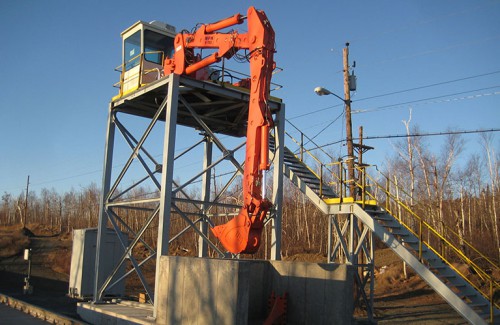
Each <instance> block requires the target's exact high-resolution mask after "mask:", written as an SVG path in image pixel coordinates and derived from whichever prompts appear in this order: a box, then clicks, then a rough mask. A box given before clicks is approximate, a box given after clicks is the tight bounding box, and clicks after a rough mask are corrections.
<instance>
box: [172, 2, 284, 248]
mask: <svg viewBox="0 0 500 325" xmlns="http://www.w3.org/2000/svg"><path fill="white" fill-rule="evenodd" d="M245 18H246V19H247V23H248V32H247V33H245V34H239V33H237V32H236V31H232V32H230V33H216V31H218V30H221V29H223V28H227V27H230V26H233V25H237V24H241V23H243V21H244V20H245ZM174 47H175V54H174V57H173V58H171V59H168V58H167V59H166V60H165V63H164V72H165V74H170V73H175V74H187V75H192V74H194V73H195V72H196V71H199V70H200V69H202V68H204V67H206V66H208V65H210V64H212V63H215V62H219V61H220V60H221V59H222V58H231V57H232V56H233V55H234V54H235V53H236V52H237V51H238V50H240V49H248V50H249V51H250V54H249V61H250V101H249V107H248V126H247V144H246V158H245V170H244V175H243V200H244V203H243V207H242V208H241V211H240V213H239V215H238V216H236V217H235V218H233V219H232V220H230V221H229V222H227V223H226V224H224V225H220V226H216V227H214V228H213V229H212V232H213V234H214V235H215V236H216V237H217V238H219V240H220V241H221V243H222V244H223V245H224V247H225V248H226V249H227V250H228V251H229V252H231V253H234V254H239V253H249V254H252V253H255V252H257V250H258V248H259V246H260V237H261V233H262V229H263V227H264V218H265V217H266V214H267V212H268V211H269V209H270V208H271V203H270V202H269V201H268V200H266V199H265V198H263V197H262V186H263V184H262V182H263V179H262V178H263V171H264V170H268V169H269V157H268V156H269V128H270V127H273V120H272V116H271V113H270V111H269V108H268V99H269V91H270V82H271V75H272V72H273V70H274V68H275V63H274V60H273V55H274V52H275V49H274V30H273V28H272V27H271V24H270V22H269V20H268V19H267V17H266V14H265V13H264V12H263V11H259V10H256V9H255V8H254V7H250V8H249V9H248V12H247V16H246V17H243V16H241V15H240V14H236V15H234V16H232V17H229V18H227V19H224V20H221V21H219V22H216V23H213V24H207V25H202V26H201V27H200V28H198V30H197V31H196V32H195V33H193V34H190V33H180V34H178V35H177V36H176V38H175V41H174ZM195 48H199V49H202V48H210V49H216V50H217V51H216V52H215V53H213V54H212V55H210V56H208V57H206V58H203V59H201V58H197V59H196V58H195V56H194V55H193V49H195ZM188 58H189V60H188ZM189 61H194V62H189Z"/></svg>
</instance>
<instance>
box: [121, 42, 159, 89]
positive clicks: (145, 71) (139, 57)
mask: <svg viewBox="0 0 500 325" xmlns="http://www.w3.org/2000/svg"><path fill="white" fill-rule="evenodd" d="M148 54H160V55H161V62H163V60H164V59H165V54H164V53H163V51H147V52H142V53H139V54H137V55H136V56H134V57H132V58H131V59H130V60H128V61H126V62H123V63H122V64H120V65H119V66H117V67H116V68H115V71H117V72H120V81H118V82H117V83H115V84H114V85H113V87H115V88H118V89H119V93H118V96H116V98H120V97H122V96H123V95H126V93H125V92H124V91H123V85H124V83H125V72H127V71H128V70H127V69H126V67H127V65H129V64H130V63H132V62H134V61H136V60H138V64H137V65H139V70H138V71H137V73H134V74H131V75H129V76H128V79H134V78H138V84H137V88H135V87H134V88H132V89H130V90H128V92H131V91H134V90H137V89H138V88H140V87H142V86H144V85H145V83H144V82H143V80H142V77H143V76H144V75H147V74H150V73H153V72H155V73H157V74H158V75H157V79H160V78H161V77H162V76H163V72H162V71H160V70H159V69H158V68H155V69H145V68H144V61H145V60H146V59H145V57H146V56H147V55H148ZM137 65H136V66H137ZM134 67H135V66H134ZM129 70H130V69H129Z"/></svg>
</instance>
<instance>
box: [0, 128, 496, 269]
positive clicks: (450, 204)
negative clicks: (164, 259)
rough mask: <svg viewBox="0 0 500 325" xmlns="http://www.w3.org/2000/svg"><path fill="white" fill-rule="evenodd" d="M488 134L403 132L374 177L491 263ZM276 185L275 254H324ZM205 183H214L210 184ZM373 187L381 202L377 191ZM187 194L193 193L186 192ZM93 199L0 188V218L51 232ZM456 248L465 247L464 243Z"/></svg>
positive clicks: (312, 229) (130, 217) (88, 210)
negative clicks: (433, 138) (278, 231)
mask: <svg viewBox="0 0 500 325" xmlns="http://www.w3.org/2000/svg"><path fill="white" fill-rule="evenodd" d="M405 126H406V130H407V132H408V134H411V133H418V128H417V127H413V128H412V127H410V120H408V121H406V122H405ZM494 140H495V139H494V137H493V136H492V135H491V134H486V135H484V134H483V135H482V136H481V137H480V139H479V141H477V143H469V145H475V146H476V147H477V150H476V152H473V153H468V154H467V156H466V155H465V153H464V150H465V140H464V139H463V138H462V137H461V136H460V135H456V134H453V135H448V136H447V138H446V139H445V141H443V143H442V145H441V147H439V148H434V147H433V146H432V143H431V142H430V140H426V139H425V138H423V137H408V138H406V139H405V140H402V141H399V142H396V143H395V144H394V152H395V154H394V155H392V156H391V157H388V158H387V159H386V161H385V163H384V165H383V167H380V169H381V170H382V172H383V175H384V177H385V178H386V179H385V180H380V182H384V181H385V182H387V181H388V180H389V181H390V183H391V184H392V185H391V186H390V187H389V191H390V192H391V193H392V195H394V196H396V197H397V198H398V199H399V200H400V201H401V202H403V203H404V204H405V205H406V206H408V207H410V208H411V209H412V210H413V211H415V213H416V214H418V215H419V216H421V217H422V218H423V219H424V220H425V221H426V222H428V223H429V224H430V225H432V227H434V228H435V229H438V230H439V231H440V232H441V233H446V232H447V231H453V232H456V233H458V234H459V239H458V242H457V245H461V242H460V241H461V240H463V241H467V242H469V243H471V244H472V245H474V246H475V247H478V248H480V250H481V251H482V252H483V253H485V254H487V256H488V257H489V258H491V259H492V260H494V261H496V262H497V263H498V261H500V236H499V231H500V228H499V224H498V223H499V221H498V210H499V202H498V201H499V200H498V193H499V189H500V177H499V169H500V156H499V154H498V153H497V152H495V150H494V147H495V146H494ZM459 161H460V162H464V163H459ZM374 177H376V176H374ZM214 182H216V181H214ZM284 186H285V190H284V204H283V225H282V229H283V232H282V236H283V245H282V251H283V254H284V255H292V254H296V253H320V254H325V253H326V250H327V247H326V245H327V227H328V220H327V218H326V217H325V216H324V215H323V214H322V213H321V212H320V211H319V210H318V209H316V208H315V206H314V205H313V204H312V203H311V202H310V201H309V200H308V199H307V198H306V197H305V196H304V195H303V194H302V193H301V192H300V191H299V190H298V189H297V188H295V187H294V186H293V185H292V184H291V183H289V182H286V183H285V185H284ZM220 187H222V186H219V188H220ZM213 188H215V189H217V188H218V186H213ZM238 188H239V187H238V186H236V187H234V188H232V189H230V190H228V192H227V193H226V194H225V196H224V197H223V198H222V201H223V202H225V203H231V204H241V195H240V193H239V192H240V191H239V190H238ZM376 194H377V195H378V197H379V198H380V199H379V201H380V204H381V205H383V201H384V196H383V195H382V194H381V193H376ZM127 195H129V197H134V198H137V197H142V198H146V197H155V196H157V195H158V194H157V192H156V191H151V190H150V189H147V188H137V189H134V190H133V191H131V192H130V193H128V194H127ZM213 195H214V196H215V193H213ZM192 197H199V195H198V193H192ZM26 200H27V201H26ZM26 202H27V205H26ZM99 203H100V188H99V187H98V186H97V185H96V184H94V183H92V184H90V185H88V186H87V187H82V188H81V189H80V190H74V189H71V190H69V191H67V192H64V193H59V192H57V191H56V190H55V189H46V188H44V189H42V190H40V191H39V192H38V193H37V192H35V191H30V192H29V193H28V197H27V198H26V195H25V193H24V192H22V193H19V194H18V195H13V194H11V193H4V194H3V195H2V201H1V205H0V226H5V225H21V226H26V227H28V228H29V227H30V224H41V225H45V226H48V227H49V228H50V229H52V231H53V232H54V233H57V232H59V233H64V232H71V231H72V230H73V229H79V228H91V227H96V225H97V220H98V216H99ZM177 204H179V205H184V206H183V207H182V209H183V211H187V212H188V215H189V218H191V220H192V221H193V222H194V221H195V220H197V218H199V211H197V209H196V207H194V206H192V205H191V206H190V205H189V204H188V203H183V202H180V203H177ZM393 209H394V210H395V211H397V210H398V209H400V207H397V206H395V207H393ZM122 212H123V214H122V215H121V217H122V218H123V221H124V222H125V223H126V224H127V225H129V226H130V228H131V229H132V230H134V231H137V230H138V229H140V228H141V227H142V225H143V222H144V220H145V219H146V217H147V215H148V212H147V211H144V210H140V209H138V210H127V211H122ZM212 212H214V211H212ZM225 212H227V211H225ZM215 213H219V214H221V213H224V211H215ZM25 220H26V223H27V224H26V225H25V224H24V222H25ZM408 222H409V223H410V224H411V223H412V221H408ZM157 224H158V221H157V220H155V221H153V223H152V225H151V226H150V227H149V229H148V230H147V231H146V232H145V235H144V238H145V240H146V242H148V243H149V244H150V245H151V246H152V247H154V246H155V245H156V235H157ZM413 226H416V225H413ZM185 227H186V222H185V220H183V218H181V217H180V216H179V215H178V214H176V213H174V214H173V215H172V218H171V232H172V234H176V233H178V232H180V231H182V229H184V228H185ZM197 238H198V237H197V234H196V233H195V232H194V231H192V230H189V231H186V233H185V234H184V235H183V236H181V237H179V239H177V240H176V241H175V242H174V243H173V245H172V249H173V250H179V249H182V250H183V251H189V252H196V249H197V245H198V239H197ZM269 243H270V232H269V230H266V232H265V233H264V236H263V242H262V245H263V247H264V249H263V250H261V252H260V253H259V255H258V256H257V257H262V258H266V257H268V254H269V250H268V249H267V248H268V245H269ZM463 249H464V250H467V248H466V247H465V246H464V248H463ZM466 253H467V252H466Z"/></svg>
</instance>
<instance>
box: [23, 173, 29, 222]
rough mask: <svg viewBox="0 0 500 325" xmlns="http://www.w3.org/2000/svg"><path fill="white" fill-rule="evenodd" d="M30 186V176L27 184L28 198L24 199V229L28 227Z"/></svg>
mask: <svg viewBox="0 0 500 325" xmlns="http://www.w3.org/2000/svg"><path fill="white" fill-rule="evenodd" d="M29 186H30V175H28V181H27V182H26V197H25V199H24V220H23V227H26V222H27V217H28V193H29Z"/></svg>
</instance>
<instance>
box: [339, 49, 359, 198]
mask: <svg viewBox="0 0 500 325" xmlns="http://www.w3.org/2000/svg"><path fill="white" fill-rule="evenodd" d="M342 52H343V57H344V103H345V124H346V126H345V131H346V144H347V174H348V177H349V180H348V182H349V194H350V196H351V197H353V198H354V197H355V195H356V194H355V186H354V185H355V184H354V181H355V180H354V149H353V146H352V122H351V90H350V87H349V43H345V48H344V50H343V51H342Z"/></svg>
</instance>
